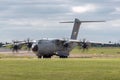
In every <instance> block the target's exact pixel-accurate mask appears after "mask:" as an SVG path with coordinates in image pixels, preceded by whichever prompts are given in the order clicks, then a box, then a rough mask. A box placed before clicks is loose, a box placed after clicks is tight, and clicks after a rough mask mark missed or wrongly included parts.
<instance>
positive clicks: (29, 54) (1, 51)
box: [0, 48, 120, 58]
mask: <svg viewBox="0 0 120 80" xmlns="http://www.w3.org/2000/svg"><path fill="white" fill-rule="evenodd" d="M0 54H4V55H10V56H19V57H23V56H27V57H37V56H36V54H35V53H33V52H32V51H23V50H19V51H18V52H17V53H16V52H12V50H10V49H6V48H0ZM53 57H54V58H56V57H57V58H58V56H53ZM69 58H120V54H117V55H114V54H86V53H74V54H73V53H70V55H69Z"/></svg>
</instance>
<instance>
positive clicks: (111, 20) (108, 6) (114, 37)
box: [0, 0, 120, 42]
mask: <svg viewBox="0 0 120 80" xmlns="http://www.w3.org/2000/svg"><path fill="white" fill-rule="evenodd" d="M74 18H79V19H80V20H106V21H107V22H106V23H92V24H82V25H81V29H80V32H79V37H78V39H83V38H86V39H87V40H89V41H96V42H97V41H98V42H108V41H113V42H115V41H119V40H120V36H119V34H120V1H119V0H0V28H1V29H0V34H1V39H0V41H11V40H14V39H16V40H24V39H26V38H28V37H29V38H31V39H40V38H45V37H47V38H49V37H50V38H63V37H66V38H69V37H70V35H71V31H72V26H73V24H60V23H59V22H60V21H68V20H69V21H71V20H74Z"/></svg>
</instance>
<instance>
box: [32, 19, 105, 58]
mask: <svg viewBox="0 0 120 80" xmlns="http://www.w3.org/2000/svg"><path fill="white" fill-rule="evenodd" d="M89 22H105V21H80V20H79V19H77V18H75V21H68V22H61V23H74V26H73V30H72V34H71V38H70V39H52V40H50V39H41V40H36V41H35V42H33V45H32V51H33V52H35V53H36V55H37V56H38V58H42V57H43V58H51V57H52V56H53V55H57V56H59V57H60V58H67V57H68V56H69V52H70V51H71V50H72V49H73V48H74V47H76V46H77V45H78V43H79V42H80V41H79V40H77V36H78V32H79V28H80V25H81V23H89Z"/></svg>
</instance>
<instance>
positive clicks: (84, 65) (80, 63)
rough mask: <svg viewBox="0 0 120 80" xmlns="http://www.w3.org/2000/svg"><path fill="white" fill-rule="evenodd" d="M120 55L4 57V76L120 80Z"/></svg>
mask: <svg viewBox="0 0 120 80" xmlns="http://www.w3.org/2000/svg"><path fill="white" fill-rule="evenodd" d="M119 75H120V59H78V58H76V59H75V58H73V59H36V58H34V59H27V58H24V59H21V58H17V59H16V58H12V59H11V58H10V59H9V58H7V59H0V80H120V76H119Z"/></svg>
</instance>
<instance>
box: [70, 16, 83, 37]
mask: <svg viewBox="0 0 120 80" xmlns="http://www.w3.org/2000/svg"><path fill="white" fill-rule="evenodd" d="M80 25H81V22H80V20H79V19H76V18H75V22H74V26H73V30H72V34H71V39H77V36H78V32H79V28H80Z"/></svg>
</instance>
